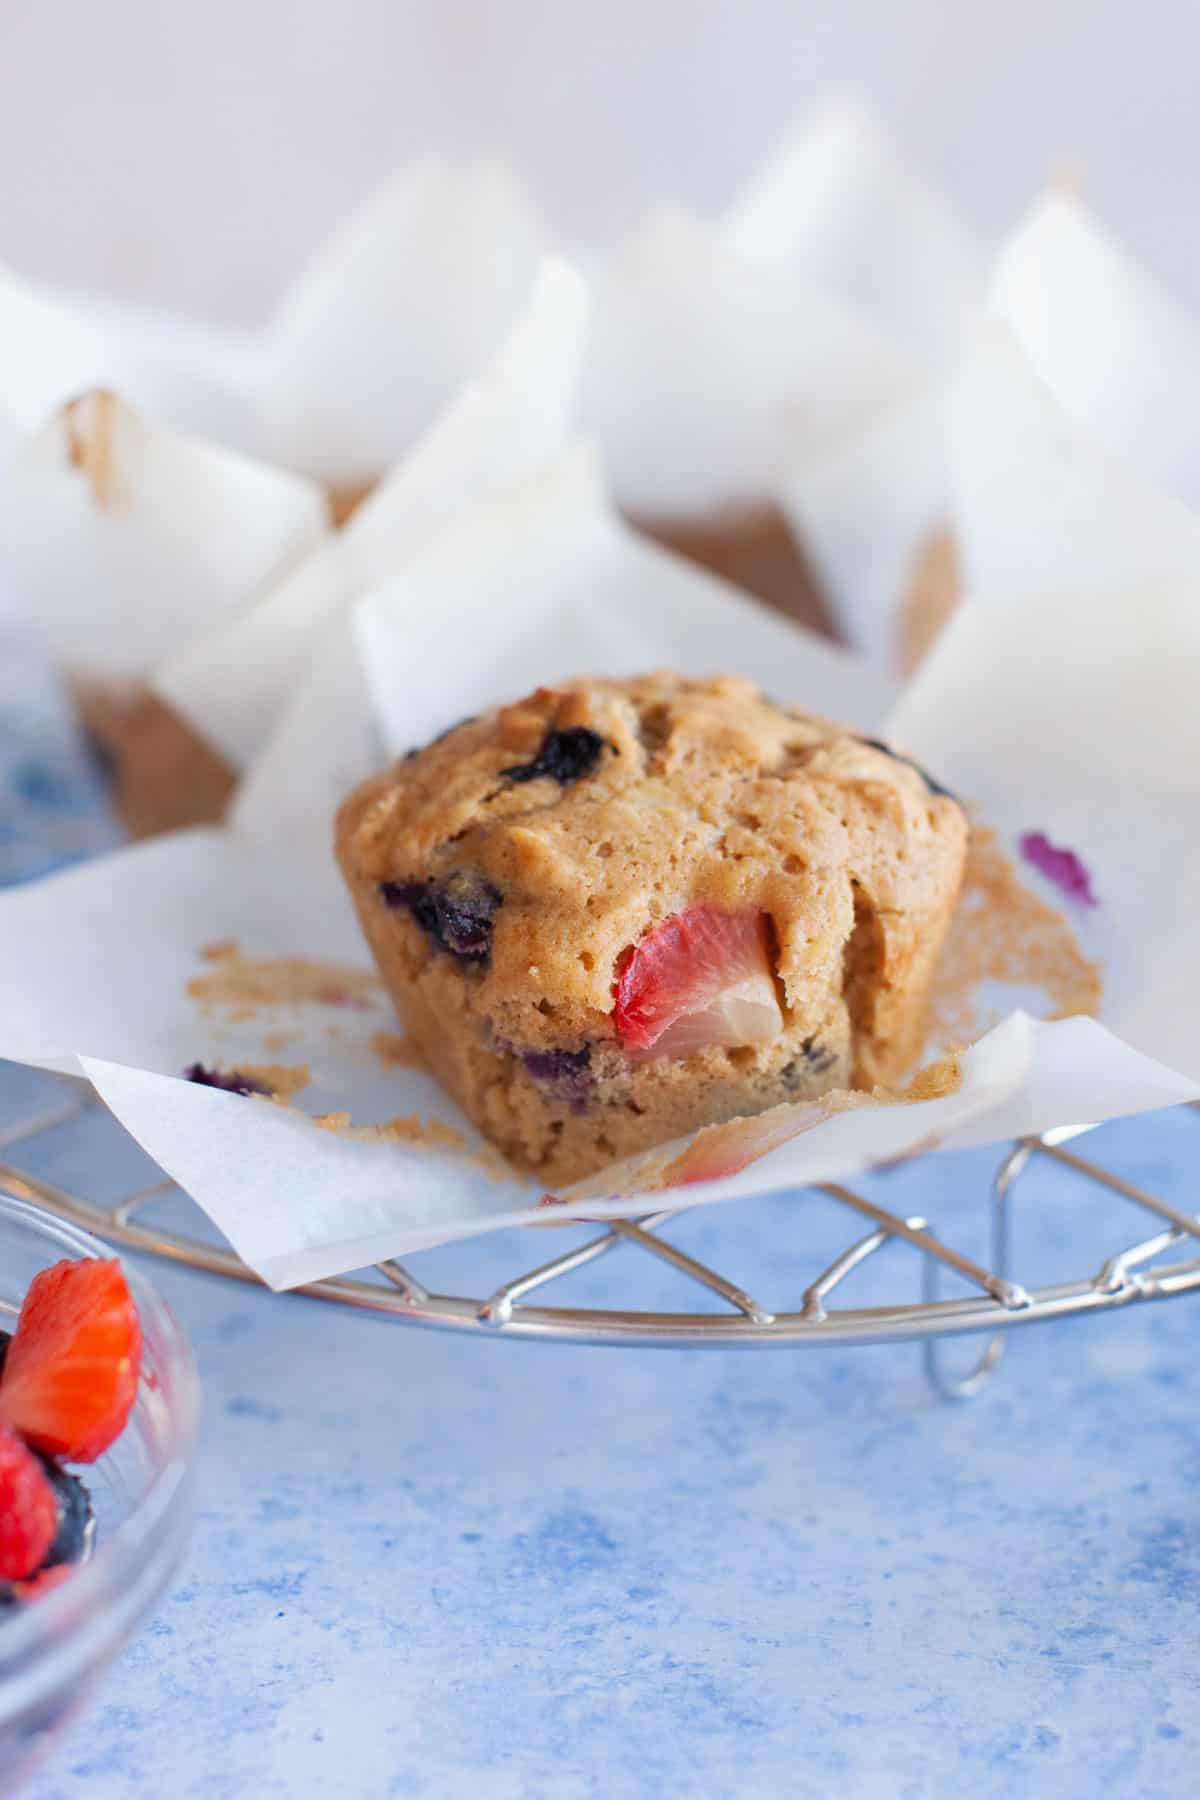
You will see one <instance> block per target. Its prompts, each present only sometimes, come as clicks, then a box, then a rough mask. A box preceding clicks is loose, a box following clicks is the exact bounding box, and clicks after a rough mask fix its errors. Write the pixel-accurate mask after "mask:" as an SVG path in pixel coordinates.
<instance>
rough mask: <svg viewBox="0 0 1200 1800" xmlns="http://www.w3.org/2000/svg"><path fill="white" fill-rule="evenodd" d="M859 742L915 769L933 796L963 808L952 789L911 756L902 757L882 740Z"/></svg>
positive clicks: (861, 739) (860, 740) (871, 739)
mask: <svg viewBox="0 0 1200 1800" xmlns="http://www.w3.org/2000/svg"><path fill="white" fill-rule="evenodd" d="M858 741H859V743H860V744H865V745H866V746H867V748H868V749H869V750H879V751H881V752H882V754H883V755H884V756H890V757H891V758H892V761H893V762H899V763H904V765H905V766H906V767H907V768H909V769H915V770H916V772H917V774H918V775H919V776H920V777H921V780H922V781H923V782H924V783H925V786H926V787H927V788H928V789H929V791H930V793H931V794H934V795H936V797H937V798H938V799H940V800H953V801H954V803H955V805H956V806H961V804H962V802H961V801H960V800H959V798H958V795H957V794H952V793H951V792H950V789H949V788H948V787H943V786H942V784H941V782H940V781H935V780H934V778H933V776H932V775H931V774H930V773H929V771H928V769H923V768H922V767H921V765H920V763H918V762H914V761H913V759H912V757H911V756H901V754H900V752H899V750H893V749H892V746H891V745H890V744H885V743H884V741H883V739H882V738H870V737H865V738H859V740H858Z"/></svg>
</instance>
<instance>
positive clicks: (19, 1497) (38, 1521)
mask: <svg viewBox="0 0 1200 1800" xmlns="http://www.w3.org/2000/svg"><path fill="white" fill-rule="evenodd" d="M57 1530H58V1501H57V1500H56V1499H55V1497H54V1489H53V1488H52V1487H51V1485H50V1482H49V1480H48V1479H47V1476H46V1471H45V1470H44V1469H43V1467H42V1465H41V1463H40V1462H39V1461H38V1459H37V1457H36V1456H35V1455H34V1454H33V1451H32V1450H27V1449H26V1447H25V1445H24V1444H23V1443H22V1442H21V1440H20V1438H19V1437H18V1436H17V1434H16V1432H15V1431H9V1430H8V1429H7V1427H5V1426H3V1425H0V1580H4V1581H20V1580H21V1579H22V1578H23V1577H24V1576H26V1575H32V1574H33V1571H34V1570H35V1569H36V1568H38V1567H39V1566H40V1565H41V1564H42V1563H43V1562H44V1561H45V1559H46V1555H47V1552H48V1551H49V1549H50V1546H51V1544H52V1543H53V1542H54V1537H55V1533H56V1532H57Z"/></svg>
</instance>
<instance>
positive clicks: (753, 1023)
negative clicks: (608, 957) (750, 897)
mask: <svg viewBox="0 0 1200 1800" xmlns="http://www.w3.org/2000/svg"><path fill="white" fill-rule="evenodd" d="M614 1017H615V1020H616V1026H617V1032H618V1034H619V1036H620V1039H621V1042H622V1044H623V1045H624V1046H625V1048H626V1050H627V1051H628V1052H629V1054H630V1055H631V1056H632V1057H634V1058H635V1059H636V1060H639V1061H640V1060H643V1059H645V1058H647V1057H651V1056H687V1055H688V1054H689V1053H690V1052H691V1051H693V1050H704V1049H707V1048H709V1047H710V1046H713V1045H718V1046H724V1047H726V1048H729V1049H733V1048H735V1047H737V1046H738V1045H742V1044H763V1043H767V1042H768V1041H769V1040H770V1039H771V1038H773V1037H775V1036H776V1035H777V1034H778V1033H779V1031H780V1030H781V1029H782V1027H783V1014H782V1013H781V1012H780V1010H779V999H778V996H777V994H776V992H775V977H774V975H773V973H772V969H771V950H770V944H769V942H768V919H767V915H766V914H765V913H758V912H725V911H723V910H722V909H721V908H720V907H717V906H693V907H689V909H688V911H687V912H684V913H677V914H676V915H675V917H674V918H671V919H664V920H663V922H662V924H661V925H656V926H655V927H654V929H653V930H652V931H648V932H647V933H646V935H645V937H644V938H642V939H641V941H640V942H639V943H638V944H636V945H634V946H632V947H631V948H630V949H628V950H627V951H626V952H625V954H624V956H623V957H622V958H621V961H620V963H619V964H618V967H617V984H616V1009H615V1014H614Z"/></svg>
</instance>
